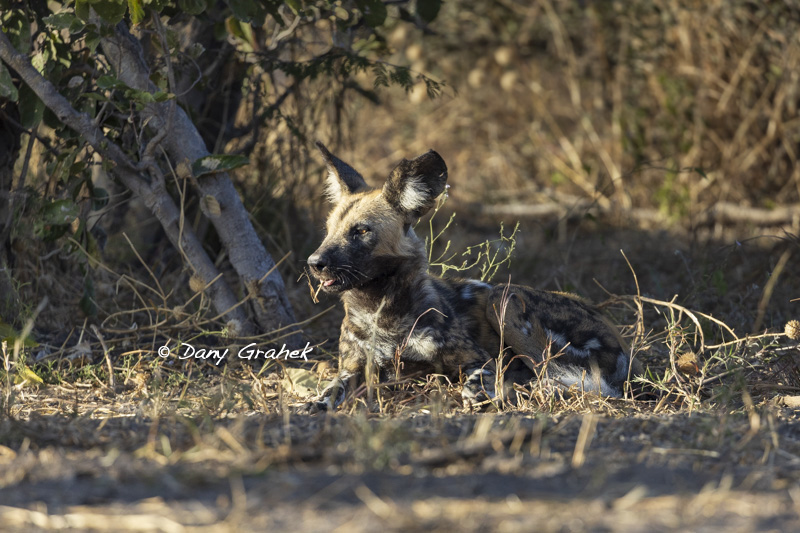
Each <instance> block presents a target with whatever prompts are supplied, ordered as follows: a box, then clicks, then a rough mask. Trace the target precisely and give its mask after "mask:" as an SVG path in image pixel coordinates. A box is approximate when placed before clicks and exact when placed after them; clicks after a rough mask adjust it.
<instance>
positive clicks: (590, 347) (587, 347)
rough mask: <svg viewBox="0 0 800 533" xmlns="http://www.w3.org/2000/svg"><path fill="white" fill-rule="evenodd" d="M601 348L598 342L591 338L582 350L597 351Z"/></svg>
mask: <svg viewBox="0 0 800 533" xmlns="http://www.w3.org/2000/svg"><path fill="white" fill-rule="evenodd" d="M602 347H603V344H602V343H601V342H600V340H599V339H598V338H596V337H595V338H593V339H591V340H590V341H589V342H587V343H586V344H584V345H583V349H584V350H599V349H600V348H602Z"/></svg>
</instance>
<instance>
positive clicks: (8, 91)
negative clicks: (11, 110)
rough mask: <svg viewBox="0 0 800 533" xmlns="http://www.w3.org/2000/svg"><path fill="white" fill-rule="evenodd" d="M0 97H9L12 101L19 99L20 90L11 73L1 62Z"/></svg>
mask: <svg viewBox="0 0 800 533" xmlns="http://www.w3.org/2000/svg"><path fill="white" fill-rule="evenodd" d="M0 97H2V98H7V99H9V100H11V101H12V102H16V101H17V100H18V99H19V92H17V88H16V87H15V86H14V82H13V81H12V80H11V73H10V72H9V71H8V69H7V68H6V66H5V64H3V63H0Z"/></svg>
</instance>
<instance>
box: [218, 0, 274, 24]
mask: <svg viewBox="0 0 800 533" xmlns="http://www.w3.org/2000/svg"><path fill="white" fill-rule="evenodd" d="M226 2H227V4H228V7H230V8H231V12H232V13H233V16H234V17H236V18H237V19H239V20H240V21H242V22H252V23H254V24H255V25H256V26H261V25H262V24H264V19H265V18H266V16H267V11H266V9H264V6H262V5H261V3H260V2H255V1H254V0H226Z"/></svg>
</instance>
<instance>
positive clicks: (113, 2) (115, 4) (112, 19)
mask: <svg viewBox="0 0 800 533" xmlns="http://www.w3.org/2000/svg"><path fill="white" fill-rule="evenodd" d="M91 4H92V7H93V8H94V10H95V12H96V13H97V14H98V15H100V18H102V19H103V20H104V21H106V22H108V23H109V24H116V23H118V22H119V21H121V20H122V17H124V16H125V12H126V11H128V3H127V2H126V1H125V0H98V1H96V2H92V3H91Z"/></svg>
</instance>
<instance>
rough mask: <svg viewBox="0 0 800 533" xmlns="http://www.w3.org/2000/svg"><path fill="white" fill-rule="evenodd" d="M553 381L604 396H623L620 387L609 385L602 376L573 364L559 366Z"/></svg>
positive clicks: (567, 387)
mask: <svg viewBox="0 0 800 533" xmlns="http://www.w3.org/2000/svg"><path fill="white" fill-rule="evenodd" d="M553 381H554V382H555V383H557V384H558V385H560V386H562V387H564V388H565V389H569V388H570V387H572V386H576V387H577V388H578V390H580V391H584V392H593V393H595V394H601V395H603V396H613V397H618V396H621V394H620V391H619V389H617V388H616V387H613V386H611V385H609V383H608V382H607V381H606V380H605V379H604V378H603V377H602V376H597V375H595V374H594V373H593V372H589V371H587V372H584V370H583V369H582V368H577V367H573V366H567V367H561V368H559V370H558V372H557V375H556V376H555V377H554V379H553Z"/></svg>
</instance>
